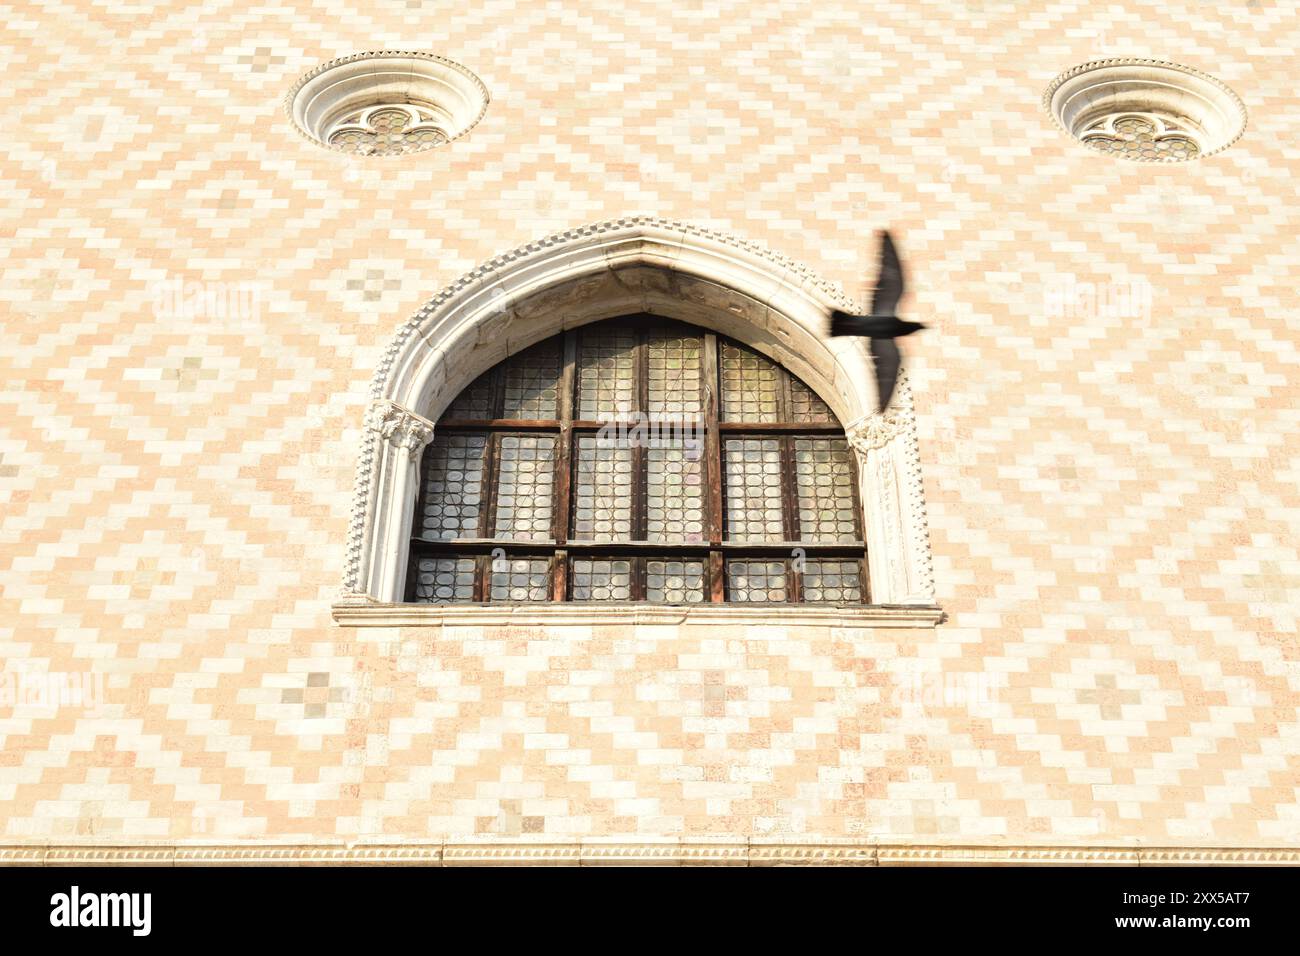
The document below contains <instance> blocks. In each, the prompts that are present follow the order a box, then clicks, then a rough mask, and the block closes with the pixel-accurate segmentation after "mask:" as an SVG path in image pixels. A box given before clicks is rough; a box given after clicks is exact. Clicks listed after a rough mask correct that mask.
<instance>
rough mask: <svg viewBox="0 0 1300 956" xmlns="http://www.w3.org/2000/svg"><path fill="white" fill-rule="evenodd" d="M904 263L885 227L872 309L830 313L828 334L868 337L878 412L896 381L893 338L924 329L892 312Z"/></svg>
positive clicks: (900, 288) (886, 403) (900, 290)
mask: <svg viewBox="0 0 1300 956" xmlns="http://www.w3.org/2000/svg"><path fill="white" fill-rule="evenodd" d="M903 289H904V283H903V266H902V264H901V263H900V262H899V261H898V250H897V249H895V248H894V240H893V239H891V238H890V237H889V232H888V230H882V231H881V233H880V275H879V277H878V278H877V279H876V288H875V291H874V292H873V293H872V296H871V312H870V313H869V314H867V315H854V314H852V313H851V312H844V311H842V310H840V309H836V310H835V311H834V312H832V313H831V335H863V336H866V337H868V338H870V339H871V343H870V345H869V346H868V348H869V349H870V351H871V357H872V359H874V360H875V363H876V391H877V394H878V397H879V400H880V411H881V412H882V413H883V412H884V411H885V409H886V408H888V407H889V400H890V399H891V398H893V397H894V386H895V385H896V384H897V383H898V368H899V365H900V364H901V356H900V355H899V352H898V344H897V343H896V342H895V341H894V339H896V338H898V337H899V336H900V335H911V334H912V333H913V332H917V331H919V330H921V329H923V328H925V326H924V325H922V324H921V323H920V322H907V321H905V320H903V319H900V318H899V317H898V316H897V315H895V314H894V310H895V309H896V308H897V307H898V300H899V299H901V298H902V297H903Z"/></svg>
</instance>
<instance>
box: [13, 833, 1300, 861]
mask: <svg viewBox="0 0 1300 956" xmlns="http://www.w3.org/2000/svg"><path fill="white" fill-rule="evenodd" d="M96 864H99V865H119V864H120V865H136V866H253V865H258V866H263V865H269V866H310V865H317V866H330V865H343V864H347V865H360V866H366V865H372V866H402V865H417V866H458V865H460V866H484V865H518V866H530V865H552V866H609V865H615V866H616V865H625V866H653V865H672V866H690V865H701V866H711V865H724V866H725V865H730V866H909V865H911V866H960V865H967V866H973V865H984V866H987V865H998V864H1004V865H1011V866H1025V865H1034V864H1037V865H1051V866H1071V865H1073V866H1162V865H1164V866H1171V865H1172V866H1188V865H1221V866H1222V865H1226V866H1232V865H1236V866H1300V846H1296V847H1214V846H1186V847H1177V846H1172V847H1168V846H1167V847H1155V846H1153V847H1141V846H1104V845H1097V846H1064V845H1043V846H1034V845H959V844H953V845H925V844H912V843H906V844H905V843H883V842H882V843H875V842H870V841H861V842H854V841H837V842H799V841H797V840H795V841H790V842H779V841H760V840H744V839H738V840H734V841H724V840H719V841H708V840H681V841H673V840H656V841H651V842H636V841H628V842H619V841H617V840H595V841H590V842H577V841H569V842H566V841H560V840H554V841H548V840H538V841H535V842H521V841H505V840H500V841H494V840H476V841H473V842H464V843H454V842H444V843H438V842H430V843H401V844H374V845H367V844H357V845H352V846H349V845H346V844H323V843H322V844H275V843H259V844H237V843H231V844H215V843H213V844H184V845H157V846H151V845H139V846H125V845H120V846H108V845H85V846H70V845H49V846H7V847H0V866H69V865H79V866H86V865H96Z"/></svg>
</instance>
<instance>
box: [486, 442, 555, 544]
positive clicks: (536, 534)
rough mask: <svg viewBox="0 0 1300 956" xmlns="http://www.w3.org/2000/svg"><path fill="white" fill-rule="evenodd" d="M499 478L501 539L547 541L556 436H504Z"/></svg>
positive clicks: (549, 524) (549, 525)
mask: <svg viewBox="0 0 1300 956" xmlns="http://www.w3.org/2000/svg"><path fill="white" fill-rule="evenodd" d="M500 441H501V465H500V473H499V474H498V476H497V516H496V529H495V533H496V536H497V537H498V538H514V539H522V540H526V541H545V540H548V539H549V538H550V537H551V488H552V485H553V483H554V478H555V436H554V435H502V436H501V439H500Z"/></svg>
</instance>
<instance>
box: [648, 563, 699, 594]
mask: <svg viewBox="0 0 1300 956" xmlns="http://www.w3.org/2000/svg"><path fill="white" fill-rule="evenodd" d="M645 596H646V600H647V601H652V602H655V603H658V604H699V603H701V602H703V600H704V562H703V561H659V560H651V561H647V562H646V566H645Z"/></svg>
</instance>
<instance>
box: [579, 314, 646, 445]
mask: <svg viewBox="0 0 1300 956" xmlns="http://www.w3.org/2000/svg"><path fill="white" fill-rule="evenodd" d="M636 410H637V408H636V333H635V332H633V330H632V329H630V328H627V327H626V326H620V325H606V326H594V327H590V326H589V327H587V328H585V329H583V330H582V333H581V338H580V341H579V345H578V411H577V417H578V418H580V419H584V420H587V421H611V420H616V419H620V418H626V417H628V416H630V415H632V414H633V413H634V412H635V411H636Z"/></svg>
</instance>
